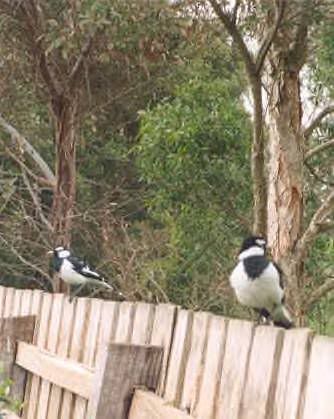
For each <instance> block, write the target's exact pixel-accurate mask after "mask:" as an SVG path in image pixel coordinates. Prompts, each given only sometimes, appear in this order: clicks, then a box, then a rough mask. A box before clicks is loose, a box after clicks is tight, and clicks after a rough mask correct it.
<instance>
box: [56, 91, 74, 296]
mask: <svg viewBox="0 0 334 419" xmlns="http://www.w3.org/2000/svg"><path fill="white" fill-rule="evenodd" d="M77 107H78V101H77V99H76V97H74V98H72V100H71V101H69V100H64V101H63V102H62V105H61V106H59V108H58V109H57V112H54V116H55V139H56V141H55V143H56V144H55V145H56V153H55V154H56V179H57V182H56V186H55V189H54V197H53V205H52V225H53V244H54V246H59V245H63V246H69V245H70V241H71V227H72V219H73V210H74V203H75V192H76V147H75V145H76V135H77V132H76V131H77V124H76V119H77ZM54 290H55V291H58V292H59V291H65V290H66V287H65V286H64V285H63V284H62V283H60V282H59V281H58V280H57V279H56V280H55V285H54Z"/></svg>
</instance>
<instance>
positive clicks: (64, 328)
mask: <svg viewBox="0 0 334 419" xmlns="http://www.w3.org/2000/svg"><path fill="white" fill-rule="evenodd" d="M74 308H75V305H74V304H72V303H70V301H69V299H68V298H66V297H65V298H64V302H63V313H62V319H61V324H60V329H59V336H58V344H57V350H56V353H57V355H58V356H60V357H61V358H66V357H67V356H68V352H69V345H70V342H71V337H72V330H73V320H74ZM65 388H66V387H65ZM62 393H63V388H62V387H60V386H57V385H53V386H52V387H51V392H50V399H49V407H48V416H47V418H48V419H58V415H59V413H60V410H61V397H62Z"/></svg>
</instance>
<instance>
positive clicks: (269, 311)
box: [230, 236, 292, 329]
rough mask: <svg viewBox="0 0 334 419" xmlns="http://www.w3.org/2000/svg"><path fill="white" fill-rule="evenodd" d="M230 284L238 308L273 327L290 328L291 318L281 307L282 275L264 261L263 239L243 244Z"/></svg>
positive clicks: (282, 302) (282, 297)
mask: <svg viewBox="0 0 334 419" xmlns="http://www.w3.org/2000/svg"><path fill="white" fill-rule="evenodd" d="M230 284H231V286H232V288H233V289H234V291H235V294H236V297H237V299H238V301H239V302H240V303H241V304H243V305H245V306H247V307H251V308H253V309H254V310H255V311H257V312H258V313H259V314H260V316H261V317H265V318H266V319H268V320H270V319H271V320H272V321H273V322H274V324H275V325H276V326H280V327H284V328H287V329H288V328H290V327H292V320H291V316H290V314H289V312H288V310H287V309H286V307H285V306H284V289H283V279H282V271H281V269H280V268H279V267H278V265H276V264H275V263H274V262H271V261H270V260H268V259H267V257H266V241H265V239H263V238H262V237H258V236H251V237H248V238H247V239H245V240H244V242H243V244H242V246H241V250H240V252H239V256H238V263H237V265H236V267H235V268H234V270H233V271H232V273H231V276H230Z"/></svg>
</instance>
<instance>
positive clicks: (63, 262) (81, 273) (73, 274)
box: [48, 246, 114, 297]
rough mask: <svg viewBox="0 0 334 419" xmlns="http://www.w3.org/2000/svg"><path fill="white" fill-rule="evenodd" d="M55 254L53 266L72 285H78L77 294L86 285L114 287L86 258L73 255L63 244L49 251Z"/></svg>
mask: <svg viewBox="0 0 334 419" xmlns="http://www.w3.org/2000/svg"><path fill="white" fill-rule="evenodd" d="M48 253H49V254H53V267H54V270H55V271H56V272H58V273H59V276H60V278H61V279H62V280H63V281H64V282H66V283H67V284H69V285H70V286H78V287H79V288H78V289H77V290H76V292H75V294H78V293H79V292H80V290H81V289H82V288H83V287H84V286H85V285H94V286H97V287H104V288H106V289H109V290H114V288H113V287H112V286H111V285H110V284H108V283H107V282H106V281H105V279H104V278H103V276H101V275H100V274H99V273H97V272H95V271H94V270H92V269H91V268H90V266H89V265H88V264H87V262H85V261H84V260H81V259H79V258H77V257H76V256H73V255H72V254H71V252H70V251H69V250H67V249H65V248H64V247H62V246H58V247H56V248H55V249H54V250H51V251H50V252H48ZM71 297H73V295H72V296H71Z"/></svg>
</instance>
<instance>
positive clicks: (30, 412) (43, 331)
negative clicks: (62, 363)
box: [27, 294, 52, 419]
mask: <svg viewBox="0 0 334 419" xmlns="http://www.w3.org/2000/svg"><path fill="white" fill-rule="evenodd" d="M51 306H52V295H51V294H43V296H42V305H41V314H40V320H39V325H38V331H37V337H36V345H37V346H38V347H40V348H45V345H46V342H47V338H48V332H49V319H50V315H51ZM40 381H41V380H40V378H39V377H37V376H36V375H33V376H32V379H31V387H30V392H29V404H28V407H27V419H35V415H36V412H37V407H38V402H39V397H38V396H39V388H40Z"/></svg>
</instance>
